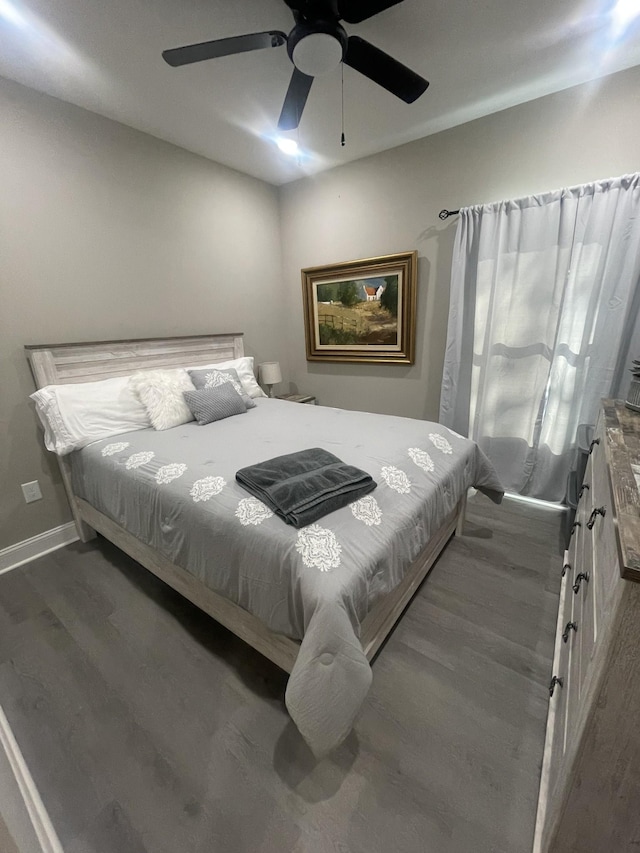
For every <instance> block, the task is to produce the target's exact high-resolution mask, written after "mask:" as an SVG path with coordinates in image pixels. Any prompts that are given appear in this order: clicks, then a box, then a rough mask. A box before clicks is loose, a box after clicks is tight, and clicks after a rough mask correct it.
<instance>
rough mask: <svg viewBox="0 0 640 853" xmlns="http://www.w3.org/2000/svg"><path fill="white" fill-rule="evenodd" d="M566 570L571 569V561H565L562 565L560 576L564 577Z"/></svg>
mask: <svg viewBox="0 0 640 853" xmlns="http://www.w3.org/2000/svg"><path fill="white" fill-rule="evenodd" d="M567 570H568V571H571V563H565V564H564V565H563V567H562V577H564V576H565V575H566V573H567Z"/></svg>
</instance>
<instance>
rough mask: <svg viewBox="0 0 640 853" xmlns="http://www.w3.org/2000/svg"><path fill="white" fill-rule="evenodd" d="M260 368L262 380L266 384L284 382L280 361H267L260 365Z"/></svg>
mask: <svg viewBox="0 0 640 853" xmlns="http://www.w3.org/2000/svg"><path fill="white" fill-rule="evenodd" d="M258 367H259V370H260V381H261V382H262V383H263V384H264V385H277V384H278V382H282V373H281V372H280V363H279V362H277V361H265V362H264V363H263V364H260V365H258Z"/></svg>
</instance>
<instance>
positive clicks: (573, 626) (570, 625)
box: [562, 622, 578, 643]
mask: <svg viewBox="0 0 640 853" xmlns="http://www.w3.org/2000/svg"><path fill="white" fill-rule="evenodd" d="M569 631H576V632H577V631H578V623H577V622H567V624H566V625H565V626H564V631H563V632H562V640H563V642H565V643H566V642H567V641H568V640H569Z"/></svg>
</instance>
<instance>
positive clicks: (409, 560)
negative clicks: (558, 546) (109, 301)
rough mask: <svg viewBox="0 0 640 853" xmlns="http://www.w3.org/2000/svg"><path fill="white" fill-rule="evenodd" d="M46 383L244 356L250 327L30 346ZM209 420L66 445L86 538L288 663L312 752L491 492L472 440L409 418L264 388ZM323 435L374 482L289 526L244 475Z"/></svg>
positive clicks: (333, 739)
mask: <svg viewBox="0 0 640 853" xmlns="http://www.w3.org/2000/svg"><path fill="white" fill-rule="evenodd" d="M26 350H27V354H28V358H29V361H30V364H31V367H32V371H33V374H34V377H35V380H36V384H37V386H38V388H43V387H44V386H48V385H60V384H65V383H75V382H87V381H95V380H100V379H107V378H112V377H116V376H127V375H129V374H132V373H134V372H135V371H138V370H152V369H156V368H170V367H186V366H189V367H198V366H199V365H211V364H215V363H221V362H226V361H228V360H229V359H234V358H236V359H237V358H240V357H242V356H243V353H244V348H243V339H242V335H241V334H228V335H209V336H198V337H186V338H158V339H147V340H131V341H109V342H102V343H101V342H97V343H74V344H64V345H38V346H28V347H27V348H26ZM255 403H256V406H255V408H254V409H252V410H250V411H247V412H246V414H243V415H242V416H241V417H230V418H228V419H226V420H222V421H218V422H216V423H212V424H209V425H207V426H199V425H198V424H196V423H194V422H191V423H187V424H183V425H181V426H177V427H174V428H173V429H168V430H164V431H157V430H153V429H138V430H136V431H132V432H127V433H123V434H120V435H117V436H115V437H114V436H110V437H107V438H103V439H100V440H98V441H95V442H93V443H91V444H89V445H88V446H86V447H84V448H83V449H81V450H78V451H76V452H74V453H71V454H70V455H69V456H62V457H58V460H59V463H60V468H61V472H62V477H63V481H64V485H65V488H66V490H67V494H68V497H69V502H70V505H71V509H72V512H73V516H74V520H75V523H76V525H77V528H78V533H79V535H80V538H81V539H82V540H83V541H88V540H89V539H90V538H92V537H93V536H95V534H96V532H97V533H100V534H101V535H103V536H104V537H106V538H107V539H109V540H110V541H111V542H113V543H114V544H115V545H117V546H118V547H119V548H121V549H122V550H123V551H125V552H126V553H127V554H129V555H130V556H131V557H133V558H134V559H135V560H137V561H138V562H139V563H141V564H142V565H143V566H144V567H145V568H147V569H148V570H149V571H151V572H153V573H154V574H155V575H157V576H158V577H160V578H161V579H162V580H163V581H165V582H166V583H168V584H169V585H170V586H171V587H173V588H174V589H176V590H177V591H178V592H180V593H181V594H182V595H184V596H185V597H186V598H188V599H189V600H190V601H192V602H193V603H194V604H195V605H197V606H198V607H200V608H201V609H203V610H204V611H206V612H207V613H208V614H209V615H210V616H212V617H213V618H214V619H216V620H217V621H219V622H220V623H222V624H223V625H225V626H226V627H227V628H229V629H230V630H231V631H233V632H234V633H235V634H236V635H238V636H239V637H240V638H241V639H243V640H244V641H246V642H247V643H249V644H250V645H251V646H253V647H254V648H255V649H257V650H258V651H259V652H261V653H262V654H263V655H265V656H266V657H267V658H269V659H270V660H272V661H273V662H274V663H275V664H277V665H278V666H279V667H281V668H282V669H283V670H285V671H286V672H288V673H290V678H289V681H288V685H287V690H286V697H285V701H286V705H287V708H288V710H289V713H290V715H291V717H292V719H293V720H294V722H295V723H296V725H297V727H298V729H299V730H300V732H301V733H302V735H303V736H304V738H305V739H306V741H307V742H308V744H309V745H310V747H311V748H312V750H313V751H314V753H315V754H316V755H318V756H321V755H324V754H326V753H328V752H329V751H330V750H332V749H333V748H334V747H335V746H337V745H338V744H339V743H340V742H341V741H342V740H343V739H344V737H345V736H346V735H347V734H348V732H349V731H350V730H351V728H352V726H353V723H354V720H355V718H356V716H357V713H358V711H359V709H360V707H361V705H362V702H363V701H364V698H365V696H366V694H367V691H368V689H369V685H370V683H371V678H372V673H371V667H370V661H371V660H372V658H373V657H374V655H375V654H376V653H377V651H378V650H379V648H380V646H381V645H382V643H383V642H384V640H385V638H386V637H387V636H388V634H389V633H390V631H391V630H392V628H393V626H394V625H395V623H396V621H397V620H398V618H399V617H400V615H401V614H402V612H403V610H404V608H405V607H406V606H407V604H408V602H409V601H410V599H411V597H412V595H413V594H414V593H415V591H416V590H417V588H418V587H419V585H420V584H421V582H422V580H423V579H424V578H425V576H426V575H427V573H428V572H429V570H430V568H431V567H432V566H433V564H434V562H435V560H436V559H437V557H438V555H439V554H440V552H441V551H442V549H443V548H444V547H445V545H446V543H447V541H448V540H449V538H450V537H451V536H452V535H453V533H454V531H456V529H457V531H458V532H460V530H461V525H462V520H463V516H464V507H465V500H466V494H467V490H468V488H469V487H471V486H475V487H477V488H479V489H481V490H483V491H484V492H485V493H486V494H488V495H489V497H491V498H492V499H494V500H495V501H496V502H499V500H500V499H501V496H502V490H501V486H500V483H499V482H498V480H497V477H496V475H495V472H494V471H493V468H492V467H491V465H490V463H489V462H488V461H487V459H486V457H484V455H483V454H482V452H481V451H480V450H479V448H478V447H477V446H476V445H475V444H474V443H473V442H471V441H469V440H468V439H465V438H463V437H461V436H459V435H457V434H456V433H453V432H451V431H450V430H448V429H447V428H445V427H442V426H439V425H437V424H431V423H428V422H425V421H418V420H413V419H409V418H400V417H391V416H385V415H373V414H367V413H362V412H351V411H347V410H340V409H333V408H329V407H323V406H319V407H316V406H301V405H295V404H293V403H289V402H286V401H281V400H277V399H270V398H261V399H258V400H256V401H255ZM318 446H319V447H323V448H325V449H326V450H329V451H331V452H333V453H335V455H337V456H339V457H340V458H342V459H344V460H345V461H347V462H349V463H350V464H352V465H356V466H358V467H360V468H362V469H364V470H365V471H368V472H369V473H370V474H372V476H373V477H374V479H375V480H376V481H377V483H378V487H377V488H376V490H375V491H374V492H373V493H371V495H368V496H367V497H365V498H362V499H361V500H359V501H356V502H354V503H353V504H351V505H350V506H346V507H344V508H343V509H340V510H338V511H336V512H333V513H330V514H329V515H327V516H325V517H324V518H322V519H320V520H319V521H318V522H317V523H315V524H312V525H309V526H307V527H303V528H301V529H300V530H297V529H295V528H293V527H291V526H289V525H286V524H284V523H283V521H282V520H281V519H279V518H278V517H277V516H274V515H273V514H272V513H270V511H269V510H268V508H267V507H265V506H264V504H261V503H260V501H257V500H255V499H254V498H252V497H251V496H250V495H248V494H247V493H246V492H244V490H243V489H242V488H241V487H240V486H239V485H238V484H237V483H236V481H235V479H234V477H235V471H237V470H238V469H239V468H240V467H243V466H245V465H251V464H254V463H256V462H260V461H262V460H264V459H269V458H272V457H274V456H277V455H279V454H281V453H287V452H293V451H296V450H302V449H305V448H308V447H318Z"/></svg>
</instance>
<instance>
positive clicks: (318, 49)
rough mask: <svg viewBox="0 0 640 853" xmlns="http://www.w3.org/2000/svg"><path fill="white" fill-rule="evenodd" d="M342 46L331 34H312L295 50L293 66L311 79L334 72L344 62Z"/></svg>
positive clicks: (298, 44) (300, 42)
mask: <svg viewBox="0 0 640 853" xmlns="http://www.w3.org/2000/svg"><path fill="white" fill-rule="evenodd" d="M342 53H343V50H342V44H341V43H340V40H339V39H338V38H336V37H335V36H333V35H331V34H330V33H311V34H310V35H308V36H304V38H301V39H300V41H299V42H298V43H297V44H296V46H295V47H294V48H293V54H292V57H291V58H292V60H293V64H294V65H295V66H296V68H297V69H298V70H299V71H302V73H303V74H307V75H308V76H309V77H319V76H321V75H322V74H326V73H327V72H328V71H333V69H334V68H337V67H338V65H340V63H341V62H342Z"/></svg>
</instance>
